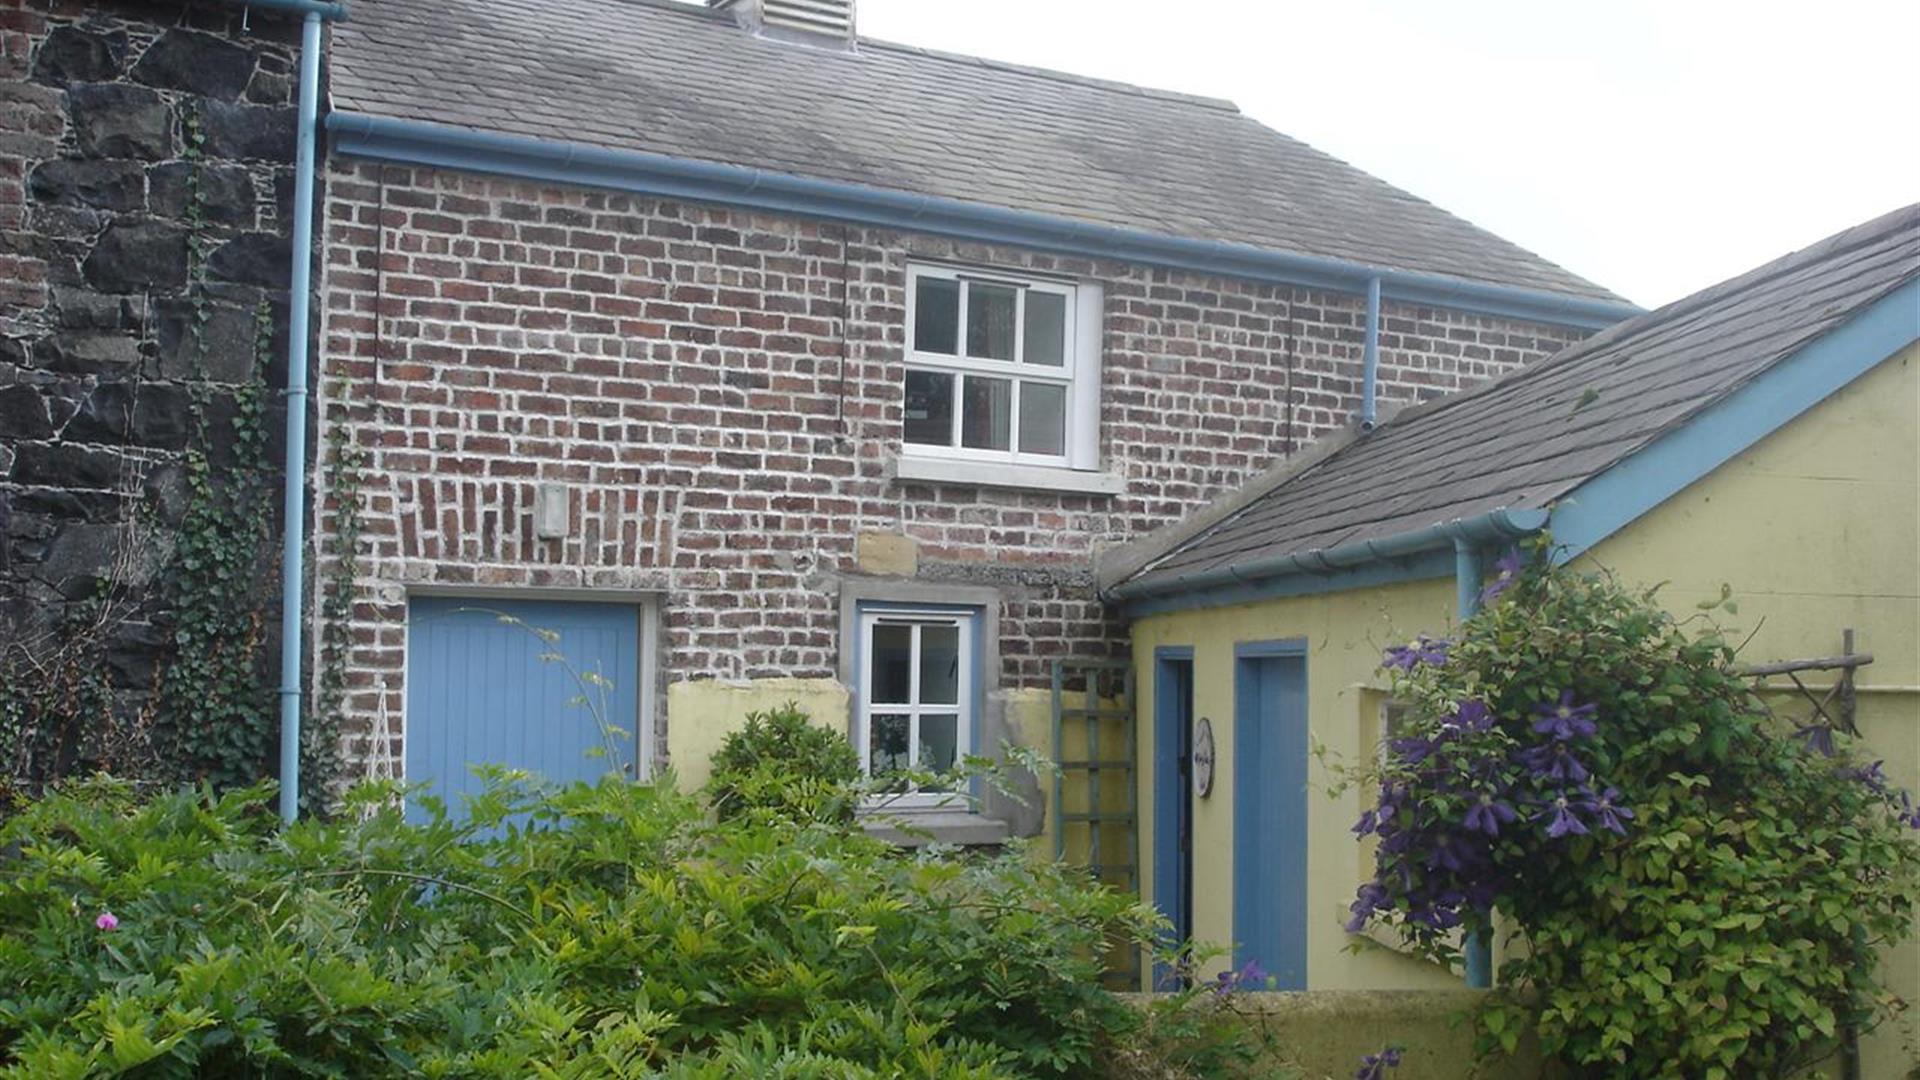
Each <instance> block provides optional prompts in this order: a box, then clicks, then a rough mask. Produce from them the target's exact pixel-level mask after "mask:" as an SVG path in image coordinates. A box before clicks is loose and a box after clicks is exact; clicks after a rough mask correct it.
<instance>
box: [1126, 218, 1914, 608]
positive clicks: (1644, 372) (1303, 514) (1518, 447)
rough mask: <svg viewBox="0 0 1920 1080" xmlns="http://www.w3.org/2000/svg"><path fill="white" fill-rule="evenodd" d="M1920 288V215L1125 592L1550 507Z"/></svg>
mask: <svg viewBox="0 0 1920 1080" xmlns="http://www.w3.org/2000/svg"><path fill="white" fill-rule="evenodd" d="M1916 277H1920V203H1916V204H1915V205H1913V206H1909V207H1906V208H1905V209H1902V210H1896V211H1894V212H1893V213H1891V214H1887V215H1885V216H1883V217H1880V218H1877V219H1875V220H1873V221H1870V222H1867V223H1866V224H1864V225H1860V226H1857V227H1855V228H1852V229H1848V230H1847V231H1845V232H1842V233H1839V234H1837V235H1835V236H1832V237H1829V238H1827V239H1826V240H1823V241H1821V242H1820V243H1818V244H1815V245H1813V246H1812V247H1809V248H1806V249H1804V250H1802V251H1798V252H1795V253H1793V254H1791V255H1788V256H1786V257H1784V258H1781V259H1777V260H1775V261H1773V262H1771V263H1768V264H1766V265H1765V266H1762V267H1760V268H1758V269H1756V270H1753V271H1750V272H1748V273H1746V274H1743V275H1741V276H1739V277H1736V278H1733V279H1732V280H1730V281H1726V282H1723V283H1721V284H1719V285H1715V286H1713V287H1712V288H1709V289H1706V290H1704V291H1702V292H1699V293H1695V294H1694V295H1692V296H1689V297H1687V298H1686V299H1684V300H1680V301H1677V302H1675V303H1672V304H1669V305H1667V306H1666V307H1663V308H1660V309H1658V310H1656V311H1652V312H1649V313H1647V314H1645V315H1641V316H1638V317H1636V318H1634V319H1631V320H1629V321H1627V322H1624V323H1621V324H1618V325H1617V326H1615V327H1613V328H1611V329H1608V330H1605V331H1602V332H1601V333H1600V334H1598V335H1595V336H1594V337H1591V338H1588V339H1587V340H1586V341H1583V342H1581V343H1580V344H1577V345H1574V346H1571V347H1569V348H1567V349H1565V350H1563V351H1561V352H1559V353H1557V354H1555V355H1554V356H1552V357H1549V358H1547V359H1546V360H1543V361H1540V362H1539V363H1536V364H1534V365H1532V366H1529V367H1525V368H1520V369H1518V370H1516V371H1514V372H1512V373H1510V374H1508V375H1506V376H1504V377H1502V378H1499V379H1496V380H1494V381H1492V382H1489V383H1486V384H1484V385H1482V386H1481V387H1479V388H1477V389H1475V390H1471V391H1468V392H1466V393H1463V394H1459V395H1455V396H1453V397H1448V398H1441V399H1439V400H1437V401H1435V402H1431V403H1428V404H1425V405H1420V406H1415V407H1413V408H1411V409H1408V410H1406V411H1404V412H1402V413H1400V414H1399V415H1397V416H1395V417H1393V418H1392V419H1391V420H1390V421H1389V422H1388V423H1386V424H1384V425H1382V426H1381V427H1380V428H1378V429H1376V430H1375V431H1374V432H1372V433H1371V434H1369V435H1366V436H1363V437H1360V438H1358V439H1355V440H1354V441H1353V442H1351V443H1349V444H1348V445H1346V446H1345V447H1342V448H1340V449H1338V450H1336V451H1334V452H1333V453H1331V454H1329V455H1327V456H1326V457H1324V458H1321V459H1320V460H1318V461H1316V462H1314V463H1313V464H1311V465H1309V466H1307V467H1305V468H1303V469H1302V470H1300V471H1299V472H1298V473H1295V474H1293V475H1291V476H1287V477H1286V478H1285V479H1282V480H1280V482H1279V483H1278V484H1277V486H1275V487H1274V488H1273V489H1272V490H1270V491H1267V492H1264V493H1262V494H1259V495H1257V496H1256V497H1254V498H1252V499H1251V500H1250V501H1247V502H1246V504H1245V505H1244V506H1242V507H1240V508H1239V509H1238V510H1237V511H1235V512H1233V513H1231V514H1229V515H1227V516H1225V517H1223V518H1222V519H1221V520H1220V521H1218V522H1216V523H1215V524H1213V525H1211V526H1209V527H1207V528H1205V529H1203V530H1201V531H1199V532H1197V533H1196V534H1195V535H1194V536H1192V537H1190V538H1188V539H1186V540H1184V541H1180V542H1178V543H1177V544H1175V545H1174V546H1172V548H1171V549H1170V550H1169V551H1167V552H1166V553H1165V554H1163V555H1160V556H1159V557H1158V558H1156V559H1154V560H1153V561H1151V562H1148V563H1147V564H1146V565H1145V566H1144V567H1143V568H1141V569H1140V570H1139V571H1137V572H1135V573H1133V574H1132V575H1130V576H1129V577H1128V578H1127V579H1126V581H1125V584H1126V585H1127V587H1128V591H1129V592H1135V593H1137V592H1139V591H1162V590H1163V589H1164V588H1165V587H1167V586H1170V585H1173V584H1174V583H1175V582H1176V581H1177V580H1178V579H1181V578H1184V577H1188V576H1191V575H1194V574H1200V573H1204V572H1206V571H1209V570H1217V569H1225V568H1228V567H1237V566H1244V565H1246V564H1247V563H1250V562H1253V561H1255V560H1259V559H1264V558H1268V557H1274V556H1284V555H1292V554H1300V553H1304V552H1307V551H1313V550H1317V549H1326V548H1331V547H1335V546H1338V545H1341V544H1347V543H1353V542H1356V541H1362V540H1377V539H1380V538H1383V537H1388V536H1393V535H1396V534H1399V533H1404V532H1410V531H1412V530H1416V529H1421V528H1424V527H1427V526H1430V525H1437V524H1441V523H1444V522H1447V521H1451V520H1453V519H1456V518H1464V517H1471V516H1473V515H1475V514H1480V513H1484V512H1486V511H1489V510H1494V509H1498V508H1500V507H1508V508H1511V509H1536V510H1537V509H1546V508H1548V507H1549V506H1550V505H1551V504H1552V503H1553V502H1554V500H1556V499H1558V498H1560V497H1562V496H1564V495H1566V494H1567V493H1569V492H1571V491H1572V490H1573V489H1574V488H1576V487H1578V486H1580V485H1581V484H1582V483H1584V482H1585V481H1587V480H1588V479H1590V478H1592V477H1594V476H1597V475H1599V474H1600V473H1602V472H1604V471H1605V470H1606V469H1607V468H1609V467H1610V466H1612V465H1614V464H1615V463H1616V462H1619V461H1621V460H1623V459H1624V458H1626V457H1628V456H1629V455H1631V454H1633V453H1634V452H1635V451H1637V450H1639V449H1641V448H1642V447H1645V446H1646V445H1648V444H1649V443H1651V442H1652V441H1654V440H1655V439H1657V438H1659V437H1660V436H1661V435H1662V434H1664V433H1666V432H1668V431H1670V430H1672V429H1673V428H1675V427H1678V426H1680V425H1682V424H1685V423H1686V422H1687V420H1688V419H1689V418H1691V417H1693V416H1694V415H1696V414H1698V413H1699V412H1700V411H1701V410H1703V409H1705V408H1706V407H1708V406H1710V405H1712V404H1713V403H1714V402H1716V401H1718V400H1719V399H1721V398H1723V397H1725V396H1726V395H1727V394H1729V393H1731V392H1733V391H1734V390H1735V389H1737V388H1739V387H1740V386H1741V385H1742V384H1744V383H1746V382H1747V381H1748V380H1750V379H1752V378H1753V377H1754V376H1756V375H1758V374H1760V373H1761V372H1763V371H1765V370H1767V369H1768V368H1769V367H1772V366H1773V365H1774V364H1775V363H1777V362H1778V361H1780V360H1782V359H1784V358H1786V357H1787V356H1790V355H1791V354H1793V353H1794V352H1795V351H1797V350H1798V349H1800V348H1801V347H1802V346H1804V345H1806V344H1808V343H1809V342H1811V341H1813V340H1814V339H1816V338H1819V337H1821V336H1822V335H1824V334H1826V333H1827V332H1828V331H1830V330H1832V329H1834V328H1835V327H1837V326H1838V325H1840V324H1841V323H1842V322H1845V321H1846V320H1847V319H1848V318H1849V317H1850V316H1852V315H1853V314H1855V313H1856V312H1858V311H1860V310H1862V309H1863V308H1865V307H1867V306H1868V305H1870V304H1872V303H1873V302H1874V301H1875V300H1877V299H1879V298H1880V297H1882V296H1884V295H1886V294H1887V293H1889V292H1892V291H1893V290H1894V289H1897V288H1899V287H1900V286H1901V285H1903V284H1905V283H1906V282H1908V281H1910V280H1912V279H1914V278H1916ZM1583 403H1584V404H1583ZM1243 497H1244V496H1243ZM1106 584H1109V585H1112V584H1115V583H1111V582H1109V583H1106ZM1155 586H1159V587H1160V588H1157V589H1156V588H1155Z"/></svg>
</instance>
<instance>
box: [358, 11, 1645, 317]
mask: <svg viewBox="0 0 1920 1080" xmlns="http://www.w3.org/2000/svg"><path fill="white" fill-rule="evenodd" d="M333 35H334V36H333V49H332V68H331V72H332V76H331V79H332V81H331V89H332V94H333V104H334V108H335V109H336V110H342V111H345V112H348V113H358V114H364V115H369V116H373V117H379V118H384V119H394V120H408V121H426V122H431V123H436V124H443V125H452V126H455V127H461V128H466V129H471V130H478V131H488V132H498V133H503V134H508V135H518V136H525V137H530V138H538V139H545V140H552V141H558V142H577V143H583V144H588V145H593V146H599V147H608V148H613V149H621V150H637V151H644V152H648V153H654V154H661V155H667V156H670V157H676V158H682V159H690V160H697V161H703V162H714V163H719V164H726V165H738V166H745V167H751V168H760V169H766V170H769V171H773V172H780V173H788V174H794V175H800V176H806V177H812V178H818V179H825V180H835V181H843V182H851V183H857V184H863V185H870V186H873V187H877V188H882V189H888V190H894V191H900V192H907V193H910V194H923V195H931V196H935V197H940V198H945V199H954V200H961V201H966V202H973V203H981V204H987V205H992V206H997V207H1003V208H1007V209H1012V210H1022V211H1030V212H1034V213H1042V214H1051V215H1057V216H1060V217H1065V218H1070V219H1074V220H1077V221H1085V222H1091V223H1094V224H1100V225H1107V226H1114V227H1120V228H1127V229H1136V230H1140V231H1143V232H1148V233H1157V234H1163V235H1167V236H1174V237H1180V238H1184V239H1198V240H1215V241H1227V242H1233V243H1240V244H1246V245H1251V246H1253V247H1256V248H1262V249H1269V250H1275V251H1284V252H1289V253H1298V254H1304V255H1313V256H1323V257H1329V258H1337V259H1345V260H1350V261H1354V262H1359V263H1363V264H1367V265H1371V266H1376V267H1381V268H1386V269H1394V270H1410V271H1416V272H1423V273H1432V274H1442V275H1449V276H1453V277H1460V278H1467V279H1471V280H1475V281H1481V282H1489V283H1493V284H1496V285H1507V286H1518V287H1522V288H1531V289H1538V290H1542V291H1546V292H1552V293H1556V294H1560V295H1563V296H1571V297H1578V298H1583V299H1595V300H1603V301H1618V300H1619V297H1617V296H1615V295H1614V294H1613V293H1610V292H1608V291H1607V290H1605V289H1603V288H1601V287H1599V286H1598V285H1595V284H1593V283H1592V282H1589V281H1586V280H1585V279H1583V278H1580V277H1578V276H1576V275H1574V274H1572V273H1569V272H1568V271H1566V270H1563V269H1561V268H1560V267H1558V266H1555V265H1554V264H1552V263H1550V262H1548V261H1546V260H1545V259H1542V258H1540V257H1539V256H1537V255H1534V254H1532V253H1531V252H1528V251H1525V250H1523V249H1521V248H1520V247H1518V246H1516V245H1514V244H1512V243H1509V242H1508V241H1506V240H1503V239H1501V238H1500V237H1498V236H1495V235H1493V234H1492V233H1490V232H1487V231H1486V230H1484V229H1481V228H1478V227H1476V226H1474V225H1472V224H1470V223H1468V222H1466V221H1463V220H1461V219H1459V218H1457V217H1454V216H1453V215H1451V214H1448V213H1447V212H1445V211H1443V210H1441V209H1439V208H1438V207H1435V206H1433V205H1432V204H1430V203H1427V202H1425V201H1423V200H1421V199H1418V198H1415V197H1414V196H1412V195H1409V194H1407V193H1406V192H1404V191H1401V190H1399V189H1398V188H1395V187H1393V186H1391V185H1389V184H1387V183H1385V182H1383V181H1381V180H1379V179H1377V178H1375V177H1373V176H1370V175H1368V174H1366V173H1364V172H1362V171H1360V170H1359V169H1356V168H1354V167H1352V166H1350V165H1348V164H1346V163H1344V162H1341V161H1339V160H1336V159H1335V158H1332V157H1330V156H1328V155H1326V154H1323V153H1321V152H1320V151H1318V150H1315V149H1313V148H1312V147H1310V146H1307V145H1306V144H1304V143H1301V142H1299V141H1297V140H1295V139H1291V138H1288V137H1287V136H1285V135H1282V134H1280V133H1278V132H1275V131H1272V130H1270V129H1268V128H1266V127H1263V126H1262V125H1260V124H1259V123H1257V122H1255V121H1253V120H1251V119H1249V118H1247V117H1246V116H1244V115H1242V114H1241V113H1240V112H1239V110H1238V109H1237V108H1235V107H1234V105H1233V104H1232V103H1230V102H1226V101H1219V100H1214V99H1208V98H1199V97H1190V96H1186V95H1181V94H1173V93H1166V92H1162V91H1157V90H1148V89H1143V88H1140V87H1135V86H1128V85H1124V84H1121V83H1114V82H1104V81H1099V80H1094V79H1086V78H1080V77H1076V76H1072V75H1064V74H1060V73H1056V72H1049V71H1041V70H1037V69H1033V68H1024V67H1016V66H1013V65H1009V64H1002V63H996V62H993V61H988V60H982V59H977V58H972V57H965V56H955V55H949V54H945V53H938V52H930V51H927V50H923V49H915V48H910V47H906V46H901V45H892V44H887V43H885V42H879V41H872V40H868V39H865V38H862V39H860V40H859V41H858V42H857V44H856V46H855V47H854V48H853V49H852V50H850V51H839V50H835V49H828V48H818V47H812V46H808V45H803V44H796V43H793V42H791V41H784V40H769V39H766V38H761V37H756V36H754V35H752V34H749V33H747V32H745V31H744V30H742V29H740V28H739V27H738V26H737V25H736V24H735V23H734V21H733V19H732V17H731V16H729V15H727V14H725V13H722V12H713V11H709V10H707V9H705V8H703V7H698V6H693V5H691V4H681V3H672V2H668V0H359V2H356V3H355V4H354V7H353V17H352V19H350V20H348V21H346V22H343V23H337V24H335V26H334V29H333Z"/></svg>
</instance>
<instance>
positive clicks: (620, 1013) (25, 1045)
mask: <svg viewBox="0 0 1920 1080" xmlns="http://www.w3.org/2000/svg"><path fill="white" fill-rule="evenodd" d="M392 794H393V792H392V790H391V789H374V790H370V791H362V792H361V793H359V794H358V795H357V796H356V798H355V800H354V801H353V802H352V803H351V804H350V806H349V808H348V810H349V812H348V813H346V814H344V815H342V817H341V819H340V820H338V821H335V822H332V823H316V822H304V821H303V822H301V823H299V824H297V825H295V826H293V827H291V828H289V829H286V830H284V831H282V830H280V829H279V827H278V824H277V822H276V820H275V818H274V815H273V813H272V812H271V807H270V803H269V798H270V790H269V789H267V788H264V787H263V788H255V789H249V790H244V791H237V792H231V793H227V794H224V795H219V796H217V797H216V796H212V795H207V794H204V793H202V794H193V793H181V794H173V795H168V796H165V797H161V798H158V799H156V800H153V801H150V802H142V801H140V800H138V799H136V798H135V797H134V796H133V794H132V793H131V790H130V789H129V788H127V787H125V786H124V785H121V784H118V783H114V782H107V781H97V782H92V783H89V784H87V785H83V786H80V787H76V788H71V789H68V790H65V791H62V792H60V793H57V794H55V795H53V796H50V797H49V798H47V799H45V800H43V801H40V802H38V803H36V804H32V805H29V806H27V807H25V808H24V809H23V810H22V812H21V813H20V814H19V815H18V816H17V817H15V818H14V819H13V820H11V821H10V822H8V823H7V825H6V826H5V827H4V829H0V1076H6V1077H19V1078H28V1077H31V1078H34V1080H42V1078H48V1077H80V1076H93V1075H105V1074H112V1073H117V1072H123V1071H125V1072H137V1074H138V1075H141V1076H196V1075H258V1074H269V1073H270V1074H273V1075H344V1076H354V1077H377V1076H402V1075H405V1076H428V1077H516V1078H517V1077H523V1076H532V1075H539V1076H549V1077H600V1076H656V1075H658V1076H668V1077H682V1078H696V1077H697V1078H706V1077H714V1078H718V1077H738V1076H755V1077H830V1078H834V1080H840V1078H858V1077H867V1076H873V1077H897V1076H905V1077H933V1076H939V1077H978V1078H987V1077H1022V1076H1091V1075H1101V1074H1102V1072H1101V1069H1102V1066H1100V1065H1098V1064H1097V1062H1098V1061H1100V1060H1101V1059H1102V1057H1103V1055H1109V1054H1111V1053H1112V1052H1113V1048H1114V1047H1115V1046H1120V1045H1123V1044H1125V1043H1126V1041H1127V1040H1128V1039H1130V1038H1131V1037H1132V1034H1133V1033H1134V1032H1136V1031H1137V1030H1138V1028H1139V1026H1140V1021H1139V1016H1138V1014H1137V1012H1136V1011H1135V1010H1134V1009H1133V1008H1131V1007H1130V1006H1129V1005H1127V1004H1126V1003H1125V1002H1124V1001H1123V1000H1122V999H1120V998H1117V997H1115V996H1113V995H1111V994H1109V993H1107V992H1105V991H1103V990H1101V989H1099V987H1098V978H1097V977H1098V974H1099V972H1098V959H1097V958H1098V957H1099V956H1100V955H1101V952H1102V947H1103V945H1104V942H1105V940H1106V937H1107V934H1108V933H1109V931H1110V930H1112V929H1114V928H1115V927H1118V928H1121V929H1122V930H1123V931H1124V932H1126V933H1128V934H1131V935H1133V936H1134V937H1135V938H1136V939H1137V940H1142V941H1144V940H1147V939H1148V938H1149V937H1150V936H1151V935H1152V934H1153V933H1154V932H1155V925H1154V924H1155V918H1154V916H1152V915H1151V914H1150V912H1148V911H1147V910H1146V909H1143V908H1141V907H1139V906H1138V905H1136V904H1133V903H1131V902H1129V901H1128V900H1127V899H1126V898H1124V897H1121V896H1118V895H1116V894H1114V893H1112V892H1109V891H1107V890H1104V889H1100V888H1097V887H1094V886H1090V885H1088V884H1087V883H1086V882H1085V881H1084V879H1083V878H1082V877H1080V876H1079V875H1077V874H1075V873H1073V872H1071V871H1068V870H1064V869H1062V868H1059V867H1057V866H1055V865H1053V864H1050V863H1046V862H1042V861H1038V860H1034V859H1031V858H1029V857H1028V856H1027V855H1026V853H1024V852H1021V851H1018V850H1015V851H1012V852H1009V853H1007V854H1005V855H1003V856H999V857H993V858H983V857H978V856H972V857H966V858H958V857H951V856H947V857H943V856H941V855H938V854H925V853H923V854H918V855H907V854H902V853H900V852H898V851H896V850H894V849H891V848H888V847H886V846H884V845H882V844H880V843H878V842H876V841H872V840H869V839H868V838H866V837H865V836H864V835H862V834H861V833H860V832H859V831H858V830H857V829H854V828H851V827H846V826H842V825H838V824H835V823H825V822H818V821H796V820H775V819H770V818H767V819H763V818H758V817H756V816H753V815H743V816H740V817H736V818H733V819H728V820H723V821H718V822H716V821H714V820H713V819H712V817H711V816H710V815H708V814H706V813H705V811H704V809H703V808H702V807H701V806H700V805H699V803H698V802H697V801H695V800H693V799H690V798H688V797H685V796H682V795H679V794H677V793H675V792H674V791H673V790H671V788H669V787H666V786H648V785H633V784H628V783H623V782H621V781H619V780H618V779H617V778H611V777H610V778H608V779H606V780H603V781H602V782H600V783H599V784H598V785H595V786H587V785H574V786H570V787H565V788H557V789H538V788H534V787H532V786H530V785H529V784H528V783H526V782H525V781H523V780H520V779H518V778H513V777H509V776H507V775H506V774H495V775H494V777H493V783H492V784H490V786H489V788H488V790H487V792H486V793H485V794H484V795H482V796H481V797H479V798H477V799H476V800H474V801H473V802H472V803H471V805H470V807H469V815H468V819H467V820H466V821H465V822H464V823H458V822H455V821H453V820H451V819H450V818H449V817H448V816H446V815H445V814H444V813H442V812H440V809H439V807H438V806H437V805H436V802H435V801H434V800H432V799H425V798H423V797H422V796H420V795H419V794H418V793H414V794H413V796H412V797H413V798H415V799H418V800H420V801H421V802H422V803H423V804H424V805H425V806H427V807H428V808H429V810H430V811H431V813H430V815H429V820H428V821H427V822H426V823H425V824H422V825H418V826H414V825H408V824H406V823H405V822H404V821H403V820H402V817H401V815H400V813H399V811H398V809H397V808H396V807H395V806H394V804H393V802H392Z"/></svg>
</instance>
